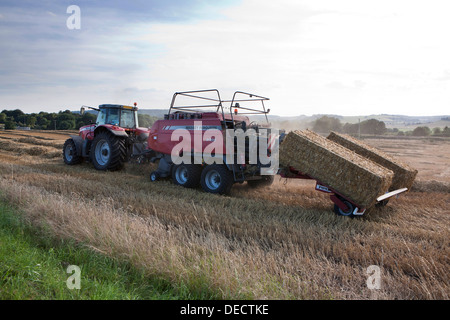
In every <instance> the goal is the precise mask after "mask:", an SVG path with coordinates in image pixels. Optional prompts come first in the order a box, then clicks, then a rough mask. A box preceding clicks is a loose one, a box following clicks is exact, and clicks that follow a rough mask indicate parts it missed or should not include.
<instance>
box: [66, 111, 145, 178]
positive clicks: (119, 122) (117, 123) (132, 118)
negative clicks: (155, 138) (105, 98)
mask: <svg viewBox="0 0 450 320" xmlns="http://www.w3.org/2000/svg"><path fill="white" fill-rule="evenodd" d="M88 108H90V109H93V110H96V111H98V115H97V122H96V123H95V124H90V125H87V126H84V127H81V128H80V131H79V135H78V136H75V135H71V138H69V139H67V140H66V142H65V143H64V147H63V158H64V162H65V163H66V164H68V165H74V164H78V163H80V162H81V161H83V160H87V161H91V162H92V163H93V164H94V167H95V168H96V169H97V170H111V171H113V170H119V169H121V168H122V167H123V164H124V163H125V162H127V161H128V160H129V159H130V158H132V157H135V158H141V157H143V155H144V154H145V151H146V150H147V139H148V136H149V129H148V128H139V125H138V117H137V107H136V104H135V106H134V107H130V106H124V105H114V104H102V105H100V106H99V107H98V108H92V107H88ZM84 112H85V107H82V108H81V113H82V114H83V113H84Z"/></svg>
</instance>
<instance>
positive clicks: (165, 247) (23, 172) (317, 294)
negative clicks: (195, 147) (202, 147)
mask: <svg viewBox="0 0 450 320" xmlns="http://www.w3.org/2000/svg"><path fill="white" fill-rule="evenodd" d="M67 137H68V133H65V132H56V133H51V132H34V131H29V132H24V131H21V132H16V131H1V132H0V196H1V197H2V198H3V199H6V200H7V201H8V202H9V203H12V204H13V205H16V206H17V207H18V208H20V210H22V211H23V212H24V214H25V216H26V217H27V218H28V219H30V220H31V221H33V222H34V223H35V224H45V225H46V227H47V228H48V229H49V230H50V231H51V232H53V234H55V236H58V237H61V238H70V239H74V240H76V241H77V242H79V243H84V244H85V245H86V246H88V247H89V248H91V249H93V250H95V251H96V252H100V253H103V254H105V255H108V256H111V257H114V258H117V259H119V260H123V261H126V262H129V263H131V264H132V265H134V266H135V267H137V268H139V269H142V270H144V271H145V273H146V274H147V275H154V276H158V277H160V278H161V279H164V280H165V281H168V282H169V283H171V284H172V285H173V289H174V290H175V293H176V290H178V291H179V292H185V291H186V290H188V291H190V292H194V293H196V295H195V296H201V295H200V294H199V293H201V292H208V296H209V297H211V296H213V297H218V298H223V299H241V298H246V299H449V298H450V275H449V272H448V270H450V246H449V244H450V211H449V205H450V172H449V159H450V142H449V140H438V141H429V140H426V139H424V140H403V139H395V140H394V139H392V140H387V139H379V140H378V139H367V140H366V142H368V143H369V144H372V145H373V146H375V147H378V148H380V149H382V150H384V151H387V152H388V153H391V154H394V155H398V156H399V157H401V158H402V159H403V160H405V161H407V162H409V163H410V164H411V165H412V166H414V167H416V168H417V169H418V170H419V174H418V177H417V181H416V183H415V185H414V186H413V189H412V190H411V191H410V192H408V193H407V194H404V195H402V196H400V197H399V198H398V199H393V200H391V201H390V202H389V204H388V205H387V206H386V207H384V208H381V209H371V210H369V212H367V213H366V215H365V216H363V217H361V218H355V219H348V218H345V217H338V216H335V215H334V213H333V212H332V202H331V201H330V200H329V199H328V197H327V196H326V195H325V194H322V193H319V192H316V191H314V186H313V184H311V181H286V180H284V179H280V178H277V179H276V181H275V183H274V184H273V185H272V186H271V187H269V188H266V189H257V190H254V189H250V188H248V187H247V185H246V184H243V185H235V186H234V187H233V189H232V194H231V196H229V197H228V196H217V195H212V194H207V193H204V192H202V191H201V190H191V189H185V188H182V187H178V186H175V185H174V184H172V183H171V182H170V181H158V182H154V183H151V182H150V181H149V179H148V176H149V173H150V172H151V171H152V169H153V168H154V167H153V165H151V164H145V165H141V166H139V165H133V164H127V166H126V167H125V169H124V170H123V171H120V172H99V171H96V170H95V169H94V168H93V166H92V165H90V164H88V163H83V164H81V165H78V166H67V165H65V164H64V163H63V160H62V156H61V154H62V150H61V147H62V144H63V143H64V140H65V139H66V138H67ZM73 264H76V261H74V262H73ZM370 265H377V266H379V267H380V269H381V281H382V285H381V289H380V290H377V291H371V290H369V289H368V288H367V285H366V281H367V277H368V275H367V273H366V270H367V268H368V267H369V266H370Z"/></svg>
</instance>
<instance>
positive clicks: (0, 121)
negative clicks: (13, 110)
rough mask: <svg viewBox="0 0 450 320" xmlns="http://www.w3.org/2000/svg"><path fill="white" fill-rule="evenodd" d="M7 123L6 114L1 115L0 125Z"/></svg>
mask: <svg viewBox="0 0 450 320" xmlns="http://www.w3.org/2000/svg"><path fill="white" fill-rule="evenodd" d="M5 121H6V113H3V112H2V113H0V123H5Z"/></svg>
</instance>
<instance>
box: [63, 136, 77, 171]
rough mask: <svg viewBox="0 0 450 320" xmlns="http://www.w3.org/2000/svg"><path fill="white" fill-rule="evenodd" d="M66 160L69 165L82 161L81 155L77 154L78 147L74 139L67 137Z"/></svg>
mask: <svg viewBox="0 0 450 320" xmlns="http://www.w3.org/2000/svg"><path fill="white" fill-rule="evenodd" d="M63 158H64V162H65V163H66V164H68V165H74V164H78V163H80V162H81V157H80V156H79V155H78V154H77V149H76V145H75V142H74V141H73V139H67V140H66V142H64V147H63Z"/></svg>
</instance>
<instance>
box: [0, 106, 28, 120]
mask: <svg viewBox="0 0 450 320" xmlns="http://www.w3.org/2000/svg"><path fill="white" fill-rule="evenodd" d="M2 113H5V114H6V116H8V117H12V118H13V119H12V120H13V121H15V122H19V121H23V120H24V119H23V115H24V114H25V113H23V111H22V110H19V109H16V110H3V111H2Z"/></svg>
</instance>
